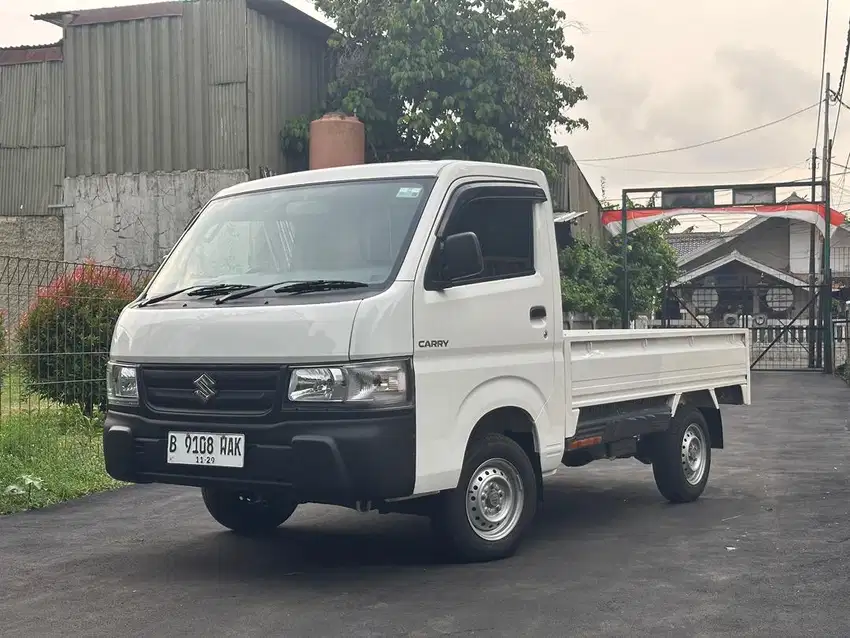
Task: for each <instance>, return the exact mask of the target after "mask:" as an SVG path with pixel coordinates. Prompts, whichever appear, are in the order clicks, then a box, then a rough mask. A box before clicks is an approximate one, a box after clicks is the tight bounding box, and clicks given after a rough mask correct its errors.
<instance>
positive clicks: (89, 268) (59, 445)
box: [0, 257, 152, 514]
mask: <svg viewBox="0 0 850 638" xmlns="http://www.w3.org/2000/svg"><path fill="white" fill-rule="evenodd" d="M151 274H152V273H151V272H150V271H145V270H132V269H121V268H115V267H111V266H102V265H98V264H94V263H67V262H59V261H48V260H37V259H25V258H18V257H0V514H2V513H7V512H10V511H16V510H19V509H27V508H31V507H36V506H39V505H45V504H49V503H51V502H56V501H60V500H65V499H67V498H71V497H74V496H79V495H82V494H85V493H88V492H92V491H96V490H100V489H104V488H105V487H108V486H109V485H110V484H111V480H110V479H109V477H108V476H107V475H106V473H105V471H104V469H103V461H102V452H101V431H100V426H101V424H102V418H103V409H104V407H105V400H106V387H105V386H106V378H105V375H106V361H107V358H108V355H109V345H110V341H111V338H112V330H113V328H114V325H115V321H116V319H117V318H118V314H119V313H120V311H121V309H122V308H123V307H124V306H125V305H126V304H127V303H128V302H130V301H131V300H132V299H134V298H135V297H136V296H137V295H138V293H139V292H141V290H142V288H143V287H144V284H145V283H146V281H147V280H148V278H149V277H150V275H151Z"/></svg>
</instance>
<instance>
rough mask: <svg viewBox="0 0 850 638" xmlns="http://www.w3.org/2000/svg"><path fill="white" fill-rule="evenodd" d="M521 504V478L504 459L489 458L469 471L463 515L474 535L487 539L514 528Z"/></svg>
mask: <svg viewBox="0 0 850 638" xmlns="http://www.w3.org/2000/svg"><path fill="white" fill-rule="evenodd" d="M524 505H525V490H524V489H523V486H522V477H521V476H520V474H519V471H518V470H517V469H516V467H515V466H514V465H513V464H512V463H510V462H509V461H506V460H505V459H489V460H487V461H485V462H484V463H482V464H481V465H479V466H478V469H477V470H475V471H474V472H473V473H472V477H471V478H470V479H469V484H468V485H467V487H466V518H467V520H468V521H469V526H470V527H471V528H472V531H473V532H475V534H476V535H477V536H478V537H479V538H481V539H483V540H485V541H489V542H496V541H500V540H502V539H504V538H506V537H507V536H508V535H510V533H511V532H513V531H514V529H516V526H517V524H518V523H519V519H520V517H521V516H522V510H523V506H524Z"/></svg>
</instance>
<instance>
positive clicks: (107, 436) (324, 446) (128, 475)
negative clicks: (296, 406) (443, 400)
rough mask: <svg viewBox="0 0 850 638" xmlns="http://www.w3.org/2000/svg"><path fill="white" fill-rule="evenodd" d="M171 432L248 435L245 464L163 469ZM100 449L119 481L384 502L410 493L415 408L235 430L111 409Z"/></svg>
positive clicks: (324, 416)
mask: <svg viewBox="0 0 850 638" xmlns="http://www.w3.org/2000/svg"><path fill="white" fill-rule="evenodd" d="M171 430H176V431H181V432H233V433H242V434H245V466H244V467H242V468H224V467H211V466H185V465H171V464H168V463H167V462H166V437H167V434H168V432H169V431H171ZM103 450H104V458H105V461H106V471H107V472H108V473H109V475H110V476H112V477H113V478H115V479H117V480H119V481H126V482H130V483H169V484H174V485H190V486H196V487H207V486H222V487H228V488H239V489H254V490H275V491H286V492H288V493H290V494H291V495H292V496H293V497H294V498H296V499H298V500H300V501H302V502H322V503H336V504H349V503H351V502H353V501H355V500H372V501H381V500H386V499H391V498H401V497H405V496H410V495H412V494H413V489H414V483H415V480H416V419H415V410H414V408H412V407H407V408H403V409H399V410H392V411H376V412H375V413H373V414H362V413H361V414H359V415H357V416H356V417H354V418H352V417H351V416H344V415H340V414H334V413H331V412H329V413H326V414H322V415H318V416H317V415H316V414H313V415H312V416H311V417H310V418H305V419H303V420H287V421H285V422H279V423H271V424H269V423H265V424H240V425H232V426H229V425H228V426H225V425H222V424H220V423H200V422H195V421H184V420H182V419H181V420H174V421H162V420H153V419H149V418H146V417H144V416H140V415H137V414H125V413H121V412H115V411H110V412H109V413H108V414H107V417H106V422H105V424H104V430H103Z"/></svg>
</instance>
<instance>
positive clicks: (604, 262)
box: [560, 239, 619, 319]
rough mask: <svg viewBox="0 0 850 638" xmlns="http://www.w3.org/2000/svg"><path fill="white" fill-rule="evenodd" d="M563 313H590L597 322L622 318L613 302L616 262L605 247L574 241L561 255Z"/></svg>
mask: <svg viewBox="0 0 850 638" xmlns="http://www.w3.org/2000/svg"><path fill="white" fill-rule="evenodd" d="M560 262H561V300H562V305H563V310H564V312H577V313H587V314H589V315H591V316H592V317H596V318H597V319H615V318H617V317H618V316H619V313H618V311H617V309H616V307H615V306H614V305H613V300H614V298H615V296H616V294H617V291H616V289H615V283H616V278H615V275H614V273H615V270H616V267H617V264H616V261H615V260H614V259H613V258H612V256H611V255H610V254H609V251H608V250H606V247H605V246H600V245H598V244H593V243H590V242H586V241H584V240H582V239H575V240H574V241H573V244H572V245H571V246H570V247H569V248H565V249H564V250H562V251H561V254H560Z"/></svg>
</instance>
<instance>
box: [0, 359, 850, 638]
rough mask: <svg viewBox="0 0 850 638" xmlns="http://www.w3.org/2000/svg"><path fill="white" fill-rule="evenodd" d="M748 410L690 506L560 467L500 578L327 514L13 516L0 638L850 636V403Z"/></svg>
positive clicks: (832, 388)
mask: <svg viewBox="0 0 850 638" xmlns="http://www.w3.org/2000/svg"><path fill="white" fill-rule="evenodd" d="M753 395H754V405H753V406H751V407H748V408H746V407H744V408H737V407H729V408H727V409H726V410H725V428H726V429H725V432H726V442H727V449H726V450H721V451H715V455H714V459H713V467H712V478H711V481H710V482H709V486H708V489H707V491H706V493H705V495H704V496H703V498H702V499H701V500H699V501H698V502H696V503H693V504H689V505H679V506H673V505H669V504H667V503H666V502H665V501H664V500H663V499H662V498H661V496H660V495H659V494H658V492H657V491H656V489H655V484H654V482H653V480H652V473H651V470H650V468H648V467H646V466H643V465H641V464H640V463H638V462H637V461H618V462H599V463H597V464H591V465H589V466H587V467H584V468H577V469H566V468H563V469H562V470H561V471H560V472H559V473H558V475H557V476H555V477H553V478H551V479H548V480H547V483H546V490H545V503H544V506H543V510H542V512H541V513H540V515H539V518H538V520H537V523H536V526H535V530H534V531H533V533H532V534H531V535H530V536H529V537H528V538H527V540H526V542H525V544H524V545H523V547H522V549H521V551H520V553H519V554H517V555H516V556H515V557H514V558H512V559H509V560H505V561H500V562H495V563H488V564H479V565H450V564H443V563H441V562H440V561H439V558H438V554H437V553H436V552H435V551H434V548H433V546H432V543H431V538H430V535H429V532H428V524H427V521H426V520H425V519H419V518H415V517H406V516H395V515H393V516H381V515H378V514H371V513H370V514H356V513H354V512H349V511H346V510H341V509H335V508H329V507H320V506H304V507H303V508H301V509H300V510H299V511H298V512H297V513H296V515H295V516H294V517H293V518H292V519H290V521H289V522H288V523H287V524H285V525H284V527H282V528H281V529H280V531H279V533H278V534H277V535H276V536H274V537H272V538H268V539H262V540H246V539H241V538H237V537H235V536H234V535H232V534H230V533H229V532H226V531H224V530H222V528H220V527H218V526H217V524H216V523H215V522H213V521H212V519H210V518H209V516H208V515H207V513H206V511H205V510H204V508H203V505H202V503H201V499H200V495H199V493H198V491H197V490H193V489H184V488H175V487H163V486H134V487H130V488H126V489H121V490H118V491H115V492H111V493H107V494H100V495H96V496H92V497H89V498H85V499H81V500H79V501H76V502H73V503H68V504H64V505H60V506H57V507H53V508H49V509H46V510H42V511H39V512H32V513H27V514H22V515H13V516H7V517H0V636H15V637H29V636H33V637H38V638H48V637H50V636H62V637H67V636H75V637H76V636H109V637H114V636H122V637H126V638H130V637H134V636H152V637H153V636H156V637H166V636H169V637H170V636H204V638H213V637H219V636H222V637H223V636H260V637H270V636H285V637H286V638H297V637H301V636H305V637H308V636H309V637H310V638H318V637H323V636H346V637H348V636H351V637H361V636H362V637H366V636H369V637H372V636H393V637H395V636H417V637H426V636H428V637H430V636H487V637H490V636H493V637H510V638H517V637H520V636H534V637H535V638H543V637H547V636H552V637H557V638H564V637H567V636H624V637H629V638H637V637H640V636H653V637H656V636H689V637H691V638H693V637H698V636H735V637H739V636H770V637H771V638H777V637H779V636H793V637H795V638H797V637H804V636H817V637H818V638H823V637H827V636H841V637H846V636H850V602H848V601H850V521H848V513H850V495H849V494H848V487H850V463H848V453H850V431H848V427H850V426H848V399H850V388H847V387H846V386H844V385H843V384H842V383H841V382H840V381H837V380H834V379H832V378H829V377H826V376H824V375H821V374H815V373H811V374H809V373H800V374H783V373H763V374H758V375H756V376H755V378H754V389H753Z"/></svg>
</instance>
